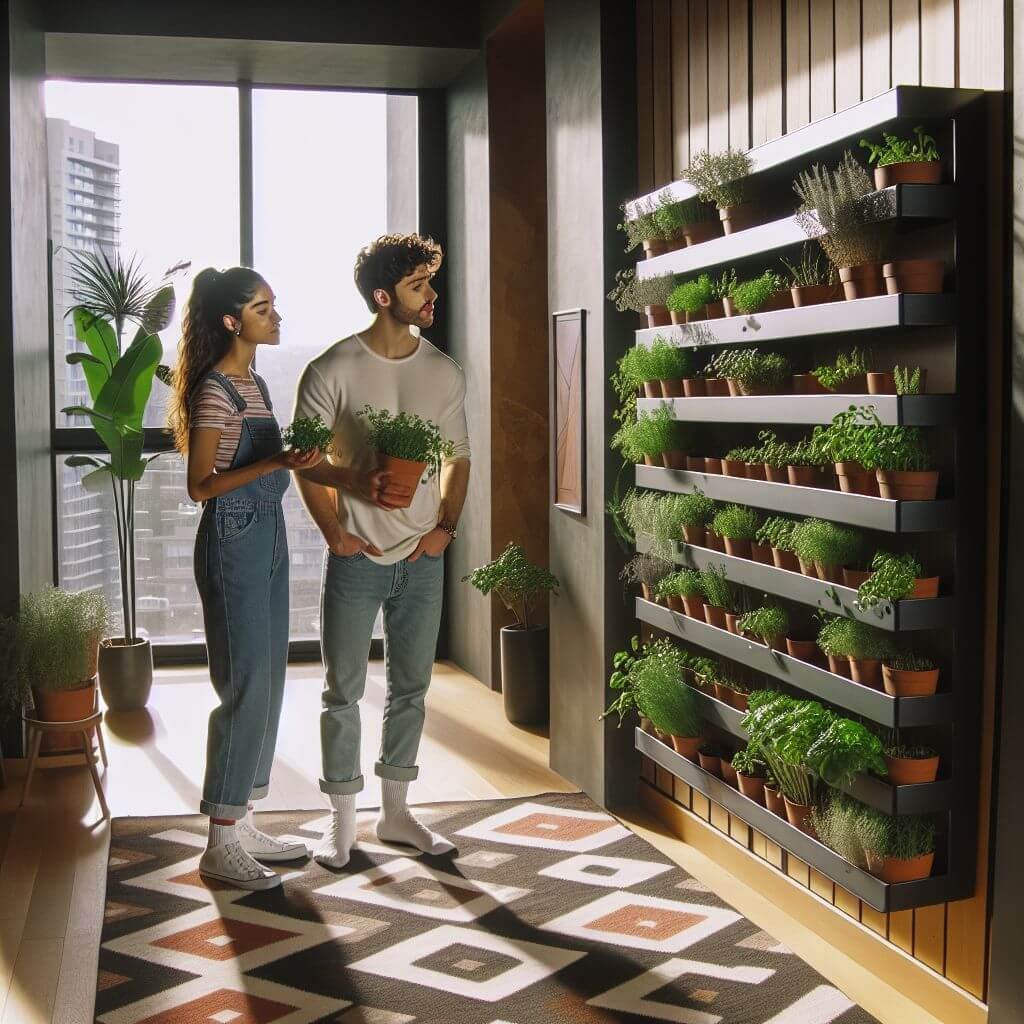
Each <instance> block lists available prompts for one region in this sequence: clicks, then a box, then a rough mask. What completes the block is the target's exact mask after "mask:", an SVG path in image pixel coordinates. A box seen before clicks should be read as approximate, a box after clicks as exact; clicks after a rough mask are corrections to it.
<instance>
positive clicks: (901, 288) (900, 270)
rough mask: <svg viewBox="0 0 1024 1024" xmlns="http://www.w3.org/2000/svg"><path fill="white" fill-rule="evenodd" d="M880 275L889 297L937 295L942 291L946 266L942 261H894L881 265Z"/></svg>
mask: <svg viewBox="0 0 1024 1024" xmlns="http://www.w3.org/2000/svg"><path fill="white" fill-rule="evenodd" d="M882 273H883V274H884V275H885V290H886V291H887V292H888V293H889V294H890V295H899V294H901V293H907V294H911V295H937V294H938V293H939V292H941V291H942V282H943V280H944V278H945V274H946V266H945V264H944V263H943V262H942V260H895V261H894V262H892V263H884V264H882Z"/></svg>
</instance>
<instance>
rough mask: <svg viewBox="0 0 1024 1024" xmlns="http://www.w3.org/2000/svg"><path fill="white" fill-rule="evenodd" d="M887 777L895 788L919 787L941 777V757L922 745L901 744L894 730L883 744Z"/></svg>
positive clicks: (930, 748)
mask: <svg viewBox="0 0 1024 1024" xmlns="http://www.w3.org/2000/svg"><path fill="white" fill-rule="evenodd" d="M882 756H883V757H884V758H885V768H886V773H885V774H886V777H887V778H888V780H889V781H890V782H891V783H892V784H893V785H894V786H919V785H924V784H927V783H929V782H934V781H935V780H936V779H937V778H938V777H939V755H938V752H937V751H935V750H934V749H933V748H932V747H929V746H925V745H924V744H921V743H901V742H900V739H899V736H898V735H897V731H896V730H892V731H891V734H890V735H889V736H888V737H887V739H886V740H885V742H884V744H883V750H882Z"/></svg>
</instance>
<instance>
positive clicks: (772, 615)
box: [736, 604, 789, 651]
mask: <svg viewBox="0 0 1024 1024" xmlns="http://www.w3.org/2000/svg"><path fill="white" fill-rule="evenodd" d="M736 625H737V628H738V629H739V631H740V633H741V634H742V635H743V636H746V637H748V638H755V639H757V640H760V641H761V642H762V643H763V644H765V646H767V648H768V650H770V651H777V650H779V649H780V648H781V647H782V646H783V644H784V641H785V637H786V634H787V633H788V632H789V616H788V615H787V614H786V610H785V608H780V607H779V606H778V605H770V604H769V605H763V606H762V607H760V608H755V609H754V610H753V611H752V612H747V613H746V615H741V616H740V618H739V621H738V622H737V623H736Z"/></svg>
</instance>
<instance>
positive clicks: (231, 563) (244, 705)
mask: <svg viewBox="0 0 1024 1024" xmlns="http://www.w3.org/2000/svg"><path fill="white" fill-rule="evenodd" d="M209 376H210V377H212V378H213V379H214V380H215V381H216V382H217V383H218V384H219V385H220V386H221V387H222V388H223V389H224V390H225V391H226V392H227V394H228V396H229V397H230V398H231V400H232V402H234V404H235V408H236V409H237V410H238V411H239V412H244V410H245V408H246V405H245V400H244V399H243V398H242V396H241V395H240V394H239V393H238V391H237V389H236V388H235V386H234V385H233V384H232V383H231V381H229V380H228V379H227V377H225V376H224V375H223V374H221V373H218V372H216V371H214V372H212V373H211V374H209ZM253 377H254V379H255V381H256V384H257V385H258V387H259V389H260V392H261V393H262V395H263V400H264V401H265V402H266V405H267V409H268V410H271V411H272V410H273V406H272V405H271V402H270V395H269V393H268V391H267V385H266V383H265V382H264V381H263V379H262V378H261V377H258V376H257V375H256V374H253ZM200 383H202V382H200ZM281 448H282V442H281V430H280V428H279V427H278V424H277V420H276V419H275V418H274V416H273V415H270V416H266V417H255V418H248V417H243V419H242V434H241V437H240V438H239V441H238V448H237V449H236V450H235V457H234V459H233V460H232V462H231V466H230V468H231V469H238V468H240V467H242V466H247V465H249V464H250V463H252V462H257V461H258V460H260V459H263V458H266V457H267V456H269V455H274V454H276V453H277V452H279V451H281ZM290 483H291V474H290V473H289V472H288V470H286V469H277V470H274V471H273V472H272V473H267V474H265V475H264V476H261V477H259V478H257V479H256V480H253V481H252V482H251V483H248V484H245V485H244V486H242V487H238V488H236V489H235V490H233V491H229V492H228V493H227V494H223V495H221V496H220V497H219V498H211V499H210V500H209V501H207V502H206V504H205V507H204V508H203V515H202V518H201V519H200V522H199V530H198V532H197V534H196V549H195V561H194V565H195V575H196V586H197V587H198V589H199V596H200V598H201V599H202V603H203V622H204V624H205V627H206V649H207V652H208V656H209V661H210V680H211V681H212V683H213V688H214V689H215V690H216V691H217V696H218V697H219V698H220V706H219V707H217V708H215V709H214V711H213V712H212V713H211V714H210V722H209V731H208V736H207V750H206V778H205V781H204V782H203V799H202V801H201V803H200V805H199V809H200V810H201V811H202V813H203V814H208V815H210V816H211V817H214V818H233V819H238V818H242V817H244V816H245V813H246V809H247V807H248V804H249V801H250V800H257V799H259V798H260V797H263V796H266V794H267V791H268V789H269V788H270V768H271V765H272V763H273V760H274V747H275V745H276V743H277V725H278V719H279V718H280V717H281V701H282V699H283V697H284V679H285V671H286V668H287V664H288V538H287V536H286V533H285V521H284V511H283V509H282V506H281V498H282V496H283V495H284V492H285V491H286V490H287V489H288V485H289V484H290Z"/></svg>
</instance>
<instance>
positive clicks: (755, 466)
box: [747, 462, 768, 480]
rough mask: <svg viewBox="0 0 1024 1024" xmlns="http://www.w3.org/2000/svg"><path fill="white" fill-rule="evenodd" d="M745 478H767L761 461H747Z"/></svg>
mask: <svg viewBox="0 0 1024 1024" xmlns="http://www.w3.org/2000/svg"><path fill="white" fill-rule="evenodd" d="M747 479H748V480H767V479H768V473H767V471H766V470H765V466H764V463H763V462H748V463H747Z"/></svg>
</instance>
